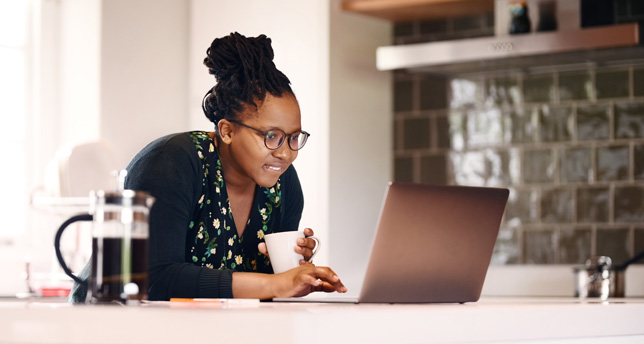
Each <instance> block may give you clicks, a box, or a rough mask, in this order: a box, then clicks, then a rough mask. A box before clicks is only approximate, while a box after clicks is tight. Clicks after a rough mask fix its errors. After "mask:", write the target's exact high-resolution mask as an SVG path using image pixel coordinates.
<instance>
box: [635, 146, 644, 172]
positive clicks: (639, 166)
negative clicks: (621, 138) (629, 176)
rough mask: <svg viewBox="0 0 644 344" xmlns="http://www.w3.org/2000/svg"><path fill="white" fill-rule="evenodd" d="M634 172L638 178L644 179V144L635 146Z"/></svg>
mask: <svg viewBox="0 0 644 344" xmlns="http://www.w3.org/2000/svg"><path fill="white" fill-rule="evenodd" d="M633 158H634V159H633V174H634V176H633V177H634V178H635V179H637V180H642V179H644V144H636V145H635V146H633Z"/></svg>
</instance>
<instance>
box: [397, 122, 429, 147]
mask: <svg viewBox="0 0 644 344" xmlns="http://www.w3.org/2000/svg"><path fill="white" fill-rule="evenodd" d="M403 142H404V149H422V148H429V143H430V137H429V118H408V119H406V120H405V121H404V124H403Z"/></svg>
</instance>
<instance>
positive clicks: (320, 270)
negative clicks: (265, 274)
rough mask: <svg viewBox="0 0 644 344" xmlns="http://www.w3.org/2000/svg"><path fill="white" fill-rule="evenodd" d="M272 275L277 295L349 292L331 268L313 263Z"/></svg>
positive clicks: (296, 295) (274, 291) (291, 295)
mask: <svg viewBox="0 0 644 344" xmlns="http://www.w3.org/2000/svg"><path fill="white" fill-rule="evenodd" d="M271 277H272V281H271V282H272V283H271V284H272V287H273V288H272V289H273V294H274V295H275V297H300V296H305V295H308V294H310V293H312V292H316V291H323V292H327V293H330V292H334V291H337V292H338V293H346V292H347V288H346V287H345V286H344V284H342V281H340V278H339V277H338V275H337V274H336V273H335V272H334V271H333V270H331V268H328V267H326V266H315V265H314V264H311V263H307V264H303V265H300V266H298V267H296V268H293V269H291V270H288V271H285V272H282V273H279V274H275V275H272V276H271Z"/></svg>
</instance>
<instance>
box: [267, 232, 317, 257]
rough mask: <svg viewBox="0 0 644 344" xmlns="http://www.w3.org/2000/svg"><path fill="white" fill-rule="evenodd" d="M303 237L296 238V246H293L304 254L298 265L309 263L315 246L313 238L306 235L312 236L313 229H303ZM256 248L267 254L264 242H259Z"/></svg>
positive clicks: (297, 251) (296, 250)
mask: <svg viewBox="0 0 644 344" xmlns="http://www.w3.org/2000/svg"><path fill="white" fill-rule="evenodd" d="M304 236H305V238H301V239H297V246H295V249H294V250H295V252H296V253H299V254H301V255H302V256H304V259H301V260H300V265H302V264H306V263H309V259H311V256H313V249H314V248H315V240H313V239H309V238H307V237H310V236H313V230H312V229H311V228H305V229H304ZM257 249H258V250H259V252H261V253H262V254H264V255H266V256H268V249H266V243H265V242H261V243H259V245H257Z"/></svg>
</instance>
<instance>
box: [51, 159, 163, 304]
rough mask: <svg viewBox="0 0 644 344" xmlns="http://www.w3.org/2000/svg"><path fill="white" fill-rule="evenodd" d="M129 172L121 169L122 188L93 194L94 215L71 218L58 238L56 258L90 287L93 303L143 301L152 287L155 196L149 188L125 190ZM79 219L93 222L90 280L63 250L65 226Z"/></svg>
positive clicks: (63, 266) (91, 206)
mask: <svg viewBox="0 0 644 344" xmlns="http://www.w3.org/2000/svg"><path fill="white" fill-rule="evenodd" d="M125 175H126V172H125V171H121V172H120V173H119V185H120V187H119V189H118V190H116V191H111V192H107V191H104V190H98V191H92V192H91V193H90V211H89V213H88V214H79V215H76V216H72V217H71V218H69V219H68V220H67V221H65V222H64V223H63V224H62V225H61V226H60V228H59V229H58V231H57V232H56V237H55V239H54V248H55V251H56V257H57V258H58V262H59V263H60V265H61V267H62V268H63V271H64V272H65V273H66V274H67V275H68V276H69V277H71V278H72V279H73V280H74V281H76V282H77V283H80V284H82V285H84V286H86V287H87V290H88V298H87V300H88V301H89V302H91V303H108V302H114V301H116V302H123V303H127V302H129V301H140V300H145V299H147V291H148V239H149V234H150V233H149V228H148V216H149V212H150V208H151V207H152V205H153V204H154V197H152V196H150V195H149V194H148V193H146V192H142V191H134V190H124V188H123V184H124V181H125ZM77 221H91V222H92V258H91V261H90V264H91V265H90V268H91V274H90V277H89V281H86V280H82V279H80V278H79V277H77V276H76V275H74V274H73V273H72V271H71V270H70V269H69V267H68V266H67V264H66V263H65V261H64V259H63V256H62V254H61V251H60V239H61V236H62V234H63V231H64V230H65V229H66V228H67V227H68V226H69V225H71V224H72V223H74V222H77Z"/></svg>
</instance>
